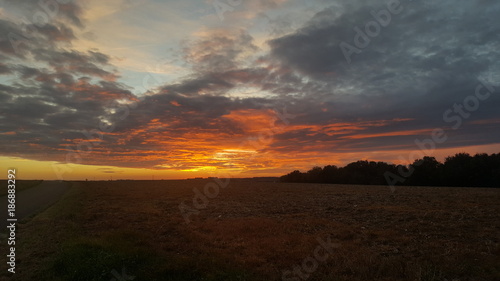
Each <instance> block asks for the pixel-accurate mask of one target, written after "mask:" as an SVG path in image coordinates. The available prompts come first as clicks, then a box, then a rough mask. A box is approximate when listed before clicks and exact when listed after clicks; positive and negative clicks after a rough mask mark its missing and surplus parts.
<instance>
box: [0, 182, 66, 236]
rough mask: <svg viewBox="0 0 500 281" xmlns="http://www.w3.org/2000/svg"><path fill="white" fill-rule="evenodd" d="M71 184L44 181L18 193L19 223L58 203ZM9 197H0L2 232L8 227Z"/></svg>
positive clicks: (17, 216)
mask: <svg viewBox="0 0 500 281" xmlns="http://www.w3.org/2000/svg"><path fill="white" fill-rule="evenodd" d="M70 185H71V184H70V183H68V182H60V181H43V182H42V183H41V184H39V185H37V186H35V187H32V188H29V189H26V190H22V191H20V192H17V193H16V218H17V220H18V221H20V220H22V219H24V218H26V217H28V216H30V215H32V214H35V213H36V212H37V211H40V210H42V209H44V208H46V207H47V206H50V205H51V204H53V203H55V202H57V200H59V199H60V198H61V196H62V195H63V194H64V193H65V192H66V191H67V190H68V188H69V186H70ZM7 205H8V202H7V195H5V196H1V197H0V212H1V216H0V220H1V228H0V229H1V231H2V232H3V231H4V230H5V228H6V226H7V218H8V212H7Z"/></svg>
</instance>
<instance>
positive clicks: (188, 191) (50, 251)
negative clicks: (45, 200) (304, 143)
mask: <svg viewBox="0 0 500 281" xmlns="http://www.w3.org/2000/svg"><path fill="white" fill-rule="evenodd" d="M205 183H206V181H149V182H147V181H146V182H139V181H137V182H134V181H123V182H80V183H74V186H73V187H72V189H71V190H70V191H69V192H68V193H67V194H66V195H65V197H64V198H63V199H62V200H61V201H59V202H58V203H57V204H55V205H54V206H52V207H51V208H49V209H48V210H46V211H45V212H43V213H42V214H40V215H38V216H36V217H34V218H33V219H32V220H31V221H29V222H27V223H25V224H22V225H21V226H20V230H19V234H18V237H20V238H19V239H20V246H19V247H20V249H19V252H20V253H19V258H20V260H21V262H20V263H19V265H18V266H19V274H18V273H16V275H15V278H14V279H12V280H111V279H112V278H114V275H113V272H114V273H115V274H119V275H121V274H122V270H125V272H126V274H127V275H129V276H134V279H133V280H136V281H137V280H212V281H215V280H281V277H282V273H283V271H284V270H293V269H294V267H298V266H301V264H302V262H303V261H304V260H305V259H306V258H307V257H310V256H313V255H314V250H315V248H316V247H317V246H318V241H317V239H318V238H322V239H326V238H327V237H330V238H331V240H332V241H333V242H335V243H339V244H340V245H341V246H340V247H339V248H337V249H335V252H334V253H333V254H330V255H329V257H328V259H327V260H326V261H324V262H321V263H319V264H318V266H317V269H316V270H315V271H314V272H312V273H311V274H310V276H309V278H308V280H412V281H413V280H418V281H437V280H445V279H447V280H460V281H465V280H500V262H499V261H498V256H500V247H499V243H500V241H499V239H498V232H499V229H500V215H499V214H500V212H499V211H500V207H499V206H500V205H499V204H498V203H500V202H499V201H500V200H499V199H500V196H499V194H498V190H495V189H478V188H473V189H468V188H460V189H457V188H420V187H401V188H398V190H397V191H396V193H391V192H390V190H389V188H387V187H376V186H344V185H316V184H281V183H254V182H240V181H238V180H232V181H231V185H230V186H229V187H227V188H225V189H221V191H220V194H219V196H218V197H216V198H213V199H210V201H209V204H208V206H207V208H206V209H202V210H200V213H199V214H198V215H195V216H193V217H192V223H190V224H186V223H185V222H184V220H183V218H182V216H181V214H180V212H179V208H178V206H179V204H180V203H181V202H182V201H185V202H186V204H191V203H190V202H192V199H193V196H194V193H193V188H199V189H200V190H203V186H204V184H205ZM2 270H3V269H2ZM5 271H6V270H3V272H5ZM4 276H6V275H5V274H4ZM115 279H116V278H115ZM297 280H301V279H297Z"/></svg>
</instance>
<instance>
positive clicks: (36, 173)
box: [0, 0, 500, 180]
mask: <svg viewBox="0 0 500 281" xmlns="http://www.w3.org/2000/svg"><path fill="white" fill-rule="evenodd" d="M499 13H500V2H498V1H496V0H453V1H451V0H442V1H427V0H401V1H397V0H370V1H365V0H349V1H347V0H329V1H327V0H309V1H299V0H185V1H169V0H166V1H160V0H156V1H154V0H109V1H97V0H89V1H79V0H73V1H71V0H47V1H38V0H36V1H35V0H0V127H1V128H0V163H1V164H2V165H1V166H2V167H5V170H7V168H16V169H17V173H18V178H26V179H64V180H79V179H89V180H92V179H100V180H101V179H153V178H154V179H177V178H191V177H206V176H221V175H229V176H234V177H258V176H279V175H283V174H285V173H288V172H290V171H292V170H296V169H300V170H302V171H304V170H308V169H310V168H312V167H313V166H324V165H329V164H334V165H338V166H343V165H345V164H348V163H350V162H353V161H357V160H361V159H366V160H375V161H385V162H390V163H397V164H408V163H411V162H413V160H415V159H417V158H421V157H422V156H423V155H429V156H434V157H436V158H437V159H438V160H440V161H443V160H444V158H445V157H446V156H449V155H453V154H455V153H458V152H468V153H471V154H475V153H498V152H500V130H499V127H500V111H499V108H500V76H499V74H500V63H499V61H500V21H498V14H499Z"/></svg>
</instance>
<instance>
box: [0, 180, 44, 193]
mask: <svg viewBox="0 0 500 281" xmlns="http://www.w3.org/2000/svg"><path fill="white" fill-rule="evenodd" d="M40 183H42V181H41V180H16V192H19V191H22V190H25V189H28V188H32V187H35V186H37V185H39V184H40ZM0 186H1V187H0V196H4V195H7V194H8V185H7V180H0Z"/></svg>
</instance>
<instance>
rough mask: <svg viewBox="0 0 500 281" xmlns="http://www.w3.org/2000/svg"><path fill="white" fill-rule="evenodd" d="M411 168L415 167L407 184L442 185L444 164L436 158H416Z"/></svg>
mask: <svg viewBox="0 0 500 281" xmlns="http://www.w3.org/2000/svg"><path fill="white" fill-rule="evenodd" d="M409 169H413V172H412V174H411V176H409V177H408V180H407V182H406V183H405V184H407V185H424V186H425V185H427V186H439V185H441V174H442V170H443V164H441V163H440V162H439V161H437V160H436V158H434V157H429V156H424V158H423V159H417V160H415V161H414V162H413V164H411V165H410V168H409Z"/></svg>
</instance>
